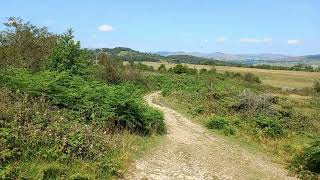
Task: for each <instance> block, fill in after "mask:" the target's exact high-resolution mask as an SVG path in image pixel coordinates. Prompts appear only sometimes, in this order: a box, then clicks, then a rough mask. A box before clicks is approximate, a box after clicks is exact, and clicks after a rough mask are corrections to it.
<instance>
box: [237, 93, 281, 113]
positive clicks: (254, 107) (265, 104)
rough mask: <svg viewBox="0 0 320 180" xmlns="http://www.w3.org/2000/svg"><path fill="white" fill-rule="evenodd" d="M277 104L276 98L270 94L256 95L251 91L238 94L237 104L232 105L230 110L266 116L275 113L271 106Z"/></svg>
mask: <svg viewBox="0 0 320 180" xmlns="http://www.w3.org/2000/svg"><path fill="white" fill-rule="evenodd" d="M277 103H278V98H277V97H276V96H273V95H271V94H262V95H257V94H255V93H253V92H251V91H243V92H241V93H240V94H239V102H238V103H236V104H234V105H232V108H233V109H234V110H235V111H237V112H244V113H248V114H250V113H251V114H253V115H254V114H259V113H263V114H268V115H273V114H275V113H276V111H275V110H274V107H273V105H275V104H277Z"/></svg>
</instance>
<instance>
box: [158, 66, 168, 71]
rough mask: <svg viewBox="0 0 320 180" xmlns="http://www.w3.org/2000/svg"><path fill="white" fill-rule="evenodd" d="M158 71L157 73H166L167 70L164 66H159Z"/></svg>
mask: <svg viewBox="0 0 320 180" xmlns="http://www.w3.org/2000/svg"><path fill="white" fill-rule="evenodd" d="M158 71H159V72H166V71H167V68H166V66H165V65H164V64H161V65H160V66H159V68H158Z"/></svg>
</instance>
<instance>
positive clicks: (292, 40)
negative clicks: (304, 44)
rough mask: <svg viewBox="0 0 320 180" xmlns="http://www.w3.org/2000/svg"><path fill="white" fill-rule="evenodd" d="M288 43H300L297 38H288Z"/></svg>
mask: <svg viewBox="0 0 320 180" xmlns="http://www.w3.org/2000/svg"><path fill="white" fill-rule="evenodd" d="M288 44H289V45H295V44H301V41H300V40H297V39H289V40H288Z"/></svg>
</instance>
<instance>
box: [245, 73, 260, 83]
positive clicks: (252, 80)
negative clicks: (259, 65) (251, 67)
mask: <svg viewBox="0 0 320 180" xmlns="http://www.w3.org/2000/svg"><path fill="white" fill-rule="evenodd" d="M243 78H244V80H245V81H247V82H250V83H261V80H260V78H259V77H258V76H256V75H254V74H253V73H245V74H244V76H243Z"/></svg>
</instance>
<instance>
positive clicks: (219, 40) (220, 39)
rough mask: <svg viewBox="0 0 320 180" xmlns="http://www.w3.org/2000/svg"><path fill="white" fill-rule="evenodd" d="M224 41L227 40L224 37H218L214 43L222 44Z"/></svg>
mask: <svg viewBox="0 0 320 180" xmlns="http://www.w3.org/2000/svg"><path fill="white" fill-rule="evenodd" d="M226 40H227V38H225V37H218V38H217V39H216V42H217V43H224V42H226Z"/></svg>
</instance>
